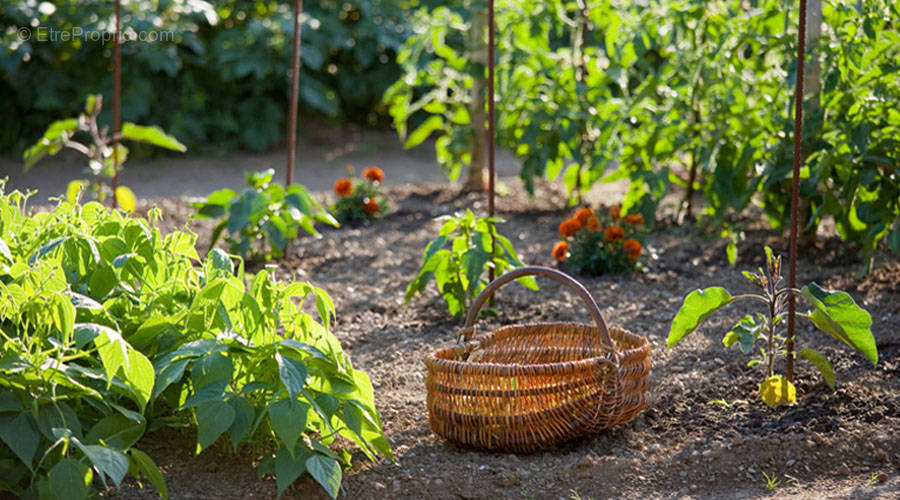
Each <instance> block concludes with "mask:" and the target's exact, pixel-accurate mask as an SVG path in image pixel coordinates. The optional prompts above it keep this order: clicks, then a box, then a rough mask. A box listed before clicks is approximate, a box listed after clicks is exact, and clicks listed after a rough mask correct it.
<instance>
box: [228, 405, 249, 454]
mask: <svg viewBox="0 0 900 500" xmlns="http://www.w3.org/2000/svg"><path fill="white" fill-rule="evenodd" d="M228 404H230V405H231V407H232V408H233V409H234V422H232V423H231V427H229V428H228V437H229V438H230V439H231V445H232V447H233V449H234V452H235V453H237V449H238V445H240V444H241V441H242V440H243V439H244V437H245V436H246V435H247V432H248V431H249V430H250V427H252V426H253V421H254V420H255V419H256V409H255V408H254V407H253V405H252V404H250V403H249V402H248V401H247V400H246V399H244V398H243V397H241V396H237V397H234V398H231V399H230V400H229V401H228Z"/></svg>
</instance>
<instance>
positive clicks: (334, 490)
mask: <svg viewBox="0 0 900 500" xmlns="http://www.w3.org/2000/svg"><path fill="white" fill-rule="evenodd" d="M306 470H307V471H308V472H309V475H310V476H312V477H313V479H315V480H316V482H317V483H319V484H320V485H322V488H324V489H325V491H326V492H327V493H328V494H329V495H330V496H331V498H337V495H338V491H339V490H340V488H341V466H340V465H339V464H338V462H337V460H335V459H333V458H328V457H324V456H322V455H313V456H311V457H309V458H308V459H306Z"/></svg>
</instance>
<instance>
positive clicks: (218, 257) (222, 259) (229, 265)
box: [209, 248, 234, 274]
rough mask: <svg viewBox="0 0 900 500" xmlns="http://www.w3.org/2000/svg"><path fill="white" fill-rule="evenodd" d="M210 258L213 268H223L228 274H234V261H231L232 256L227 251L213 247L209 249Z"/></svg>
mask: <svg viewBox="0 0 900 500" xmlns="http://www.w3.org/2000/svg"><path fill="white" fill-rule="evenodd" d="M209 259H210V262H211V263H212V267H213V269H221V270H223V271H226V272H227V273H228V274H234V263H233V262H231V257H229V256H228V254H227V253H225V251H223V250H221V249H219V248H213V249H212V250H210V251H209Z"/></svg>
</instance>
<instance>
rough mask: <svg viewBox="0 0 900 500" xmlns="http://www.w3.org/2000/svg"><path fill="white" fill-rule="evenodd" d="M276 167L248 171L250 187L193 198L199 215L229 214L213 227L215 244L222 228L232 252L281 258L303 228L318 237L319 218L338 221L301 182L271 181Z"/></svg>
mask: <svg viewBox="0 0 900 500" xmlns="http://www.w3.org/2000/svg"><path fill="white" fill-rule="evenodd" d="M274 173H275V171H274V170H272V169H268V170H264V171H261V172H255V173H252V174H244V179H245V181H246V182H247V187H246V188H244V190H243V191H241V192H240V193H236V192H234V191H232V190H231V189H220V190H219V191H216V192H214V193H210V195H209V196H208V197H207V198H206V199H205V200H201V201H192V202H191V205H192V206H194V207H195V208H196V209H197V217H198V218H201V219H202V218H210V219H218V218H220V217H226V216H227V217H226V218H224V219H222V221H221V222H219V223H218V224H216V227H215V229H213V233H212V240H211V241H210V243H209V246H210V248H212V247H213V246H214V245H215V244H216V242H217V241H219V237H220V236H221V235H222V232H223V231H225V230H226V229H227V230H228V235H227V236H226V237H225V241H226V242H227V243H228V246H229V249H230V251H231V252H232V253H236V254H239V255H241V256H242V257H244V258H249V259H254V260H258V259H271V258H278V257H280V256H281V255H283V254H284V251H285V250H286V249H287V246H288V244H289V243H290V242H292V241H294V240H295V239H297V236H298V235H299V232H300V229H303V230H304V231H305V232H306V233H307V234H310V235H313V236H318V235H319V232H318V231H316V228H315V223H316V222H323V223H326V224H330V225H332V226H337V225H338V222H337V221H336V220H334V218H333V217H332V216H331V215H330V214H329V213H328V212H327V211H325V209H324V208H323V207H322V205H321V204H320V203H319V202H318V201H316V200H315V199H314V198H313V197H312V196H311V195H310V194H309V191H307V189H306V187H305V186H303V185H302V184H291V185H290V186H288V187H287V188H284V187H283V186H281V185H280V184H277V183H275V184H272V176H273V175H274Z"/></svg>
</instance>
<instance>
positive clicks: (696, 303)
mask: <svg viewBox="0 0 900 500" xmlns="http://www.w3.org/2000/svg"><path fill="white" fill-rule="evenodd" d="M729 302H731V294H730V293H728V290H725V289H724V288H721V287H711V288H706V289H703V290H700V289H698V290H694V291H693V292H691V293H690V294H688V296H687V297H685V298H684V303H683V304H682V305H681V309H679V310H678V312H677V313H676V314H675V318H674V319H673V320H672V327H671V329H670V330H669V338H668V340H667V341H666V343H667V346H668V348H669V349H671V348H672V346H674V345H675V344H677V343H678V342H679V341H680V340H681V339H682V338H683V337H684V336H685V335H687V334H689V333H692V332H693V331H694V330H696V329H697V326H699V325H700V323H702V322H703V320H705V319H706V318H708V317H709V316H710V315H712V314H713V313H715V312H716V311H718V310H719V309H721V308H722V307H723V306H725V305H727V304H728V303H729Z"/></svg>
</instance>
